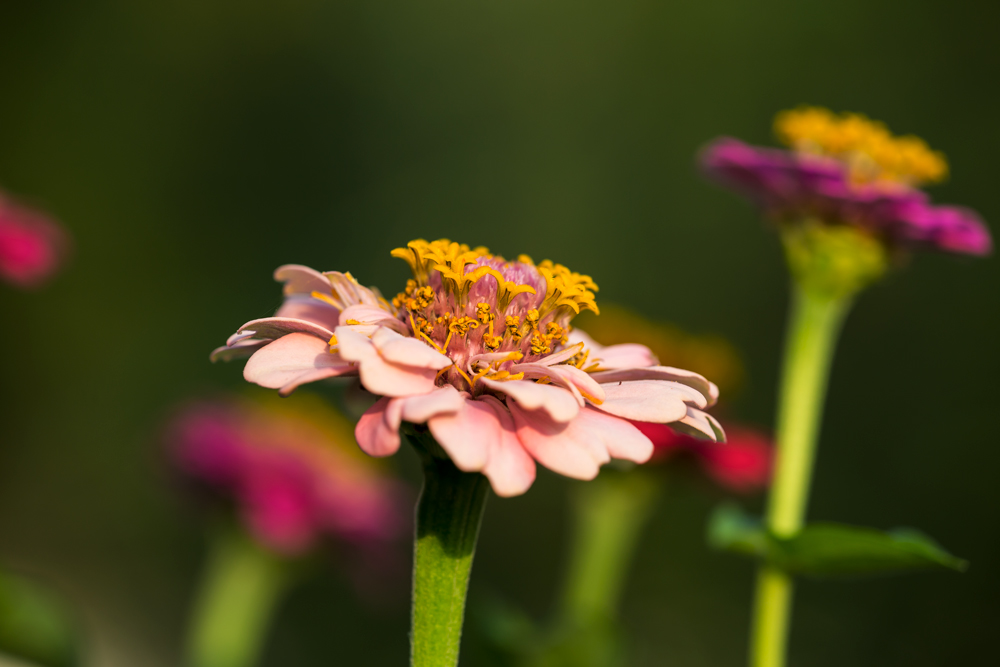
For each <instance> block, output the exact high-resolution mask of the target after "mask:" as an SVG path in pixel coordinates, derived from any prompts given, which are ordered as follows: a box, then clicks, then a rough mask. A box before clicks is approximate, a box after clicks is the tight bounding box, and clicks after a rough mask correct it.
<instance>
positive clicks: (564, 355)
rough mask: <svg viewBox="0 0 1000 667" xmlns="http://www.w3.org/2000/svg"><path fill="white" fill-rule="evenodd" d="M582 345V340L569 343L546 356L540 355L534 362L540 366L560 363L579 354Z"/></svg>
mask: <svg viewBox="0 0 1000 667" xmlns="http://www.w3.org/2000/svg"><path fill="white" fill-rule="evenodd" d="M584 335H586V334H584ZM583 345H584V344H583V341H580V342H578V343H576V344H573V345H569V346H567V347H564V348H563V349H561V350H559V351H558V352H553V353H552V354H550V355H548V356H547V357H542V358H541V359H539V360H537V361H536V362H535V363H536V364H541V365H542V366H552V365H554V364H561V363H562V362H564V361H567V360H569V359H572V358H573V357H575V356H576V355H578V354H580V351H581V350H583Z"/></svg>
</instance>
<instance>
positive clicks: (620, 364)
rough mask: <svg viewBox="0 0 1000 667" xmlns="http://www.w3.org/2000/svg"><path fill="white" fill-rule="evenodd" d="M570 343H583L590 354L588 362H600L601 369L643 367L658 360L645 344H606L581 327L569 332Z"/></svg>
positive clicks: (653, 364) (654, 363)
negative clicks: (602, 343) (596, 339)
mask: <svg viewBox="0 0 1000 667" xmlns="http://www.w3.org/2000/svg"><path fill="white" fill-rule="evenodd" d="M569 341H570V343H581V342H582V343H583V344H584V345H585V346H586V348H587V350H589V351H590V356H589V357H587V363H595V362H598V363H600V366H599V368H600V369H601V370H614V369H619V368H641V367H643V366H655V365H656V364H657V363H658V362H657V359H656V355H655V354H653V351H652V350H650V349H649V348H648V347H646V346H645V345H639V344H637V343H626V344H624V345H608V346H604V345H601V344H600V343H598V342H597V341H595V340H594V339H593V338H591V337H590V335H588V334H587V332H585V331H582V330H580V329H573V330H572V331H570V332H569Z"/></svg>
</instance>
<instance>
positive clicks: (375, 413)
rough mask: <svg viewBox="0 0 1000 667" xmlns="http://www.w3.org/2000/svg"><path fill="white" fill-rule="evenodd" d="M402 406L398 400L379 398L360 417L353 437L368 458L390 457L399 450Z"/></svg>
mask: <svg viewBox="0 0 1000 667" xmlns="http://www.w3.org/2000/svg"><path fill="white" fill-rule="evenodd" d="M401 412H402V405H401V404H400V403H399V399H391V398H388V397H385V398H380V399H379V400H378V401H376V402H375V405H373V406H371V407H370V408H368V410H367V411H366V412H365V413H364V414H363V415H361V419H360V420H358V425H357V426H356V427H355V429H354V437H355V439H357V441H358V445H360V446H361V449H362V450H363V451H364V452H365V453H366V454H368V455H370V456H390V455H392V454H395V453H396V451H397V450H398V449H399V426H400V424H401Z"/></svg>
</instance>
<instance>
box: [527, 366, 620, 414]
mask: <svg viewBox="0 0 1000 667" xmlns="http://www.w3.org/2000/svg"><path fill="white" fill-rule="evenodd" d="M521 371H524V373H525V377H531V378H536V377H547V378H549V379H550V380H551V381H552V382H554V383H555V384H558V385H560V386H563V387H566V388H567V389H569V390H570V391H572V392H573V394H574V395H578V396H580V397H581V398H586V399H587V400H589V401H591V402H593V403H597V404H600V403H601V402H602V401H604V388H603V387H601V385H600V384H598V383H597V382H596V381H595V380H594V379H593V378H592V377H590V374H589V373H585V372H583V371H581V370H580V369H579V368H577V367H576V366H570V365H567V364H558V365H555V366H541V365H540V364H517V365H515V366H513V367H512V368H511V371H510V372H511V373H519V372H521ZM580 405H581V406H583V402H582V401H581V402H580Z"/></svg>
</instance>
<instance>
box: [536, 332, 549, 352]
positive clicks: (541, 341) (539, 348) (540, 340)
mask: <svg viewBox="0 0 1000 667" xmlns="http://www.w3.org/2000/svg"><path fill="white" fill-rule="evenodd" d="M551 351H552V347H551V346H550V345H549V339H548V338H546V337H545V336H543V335H541V334H539V333H536V334H535V335H534V336H532V337H531V353H532V354H548V353H549V352H551Z"/></svg>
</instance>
